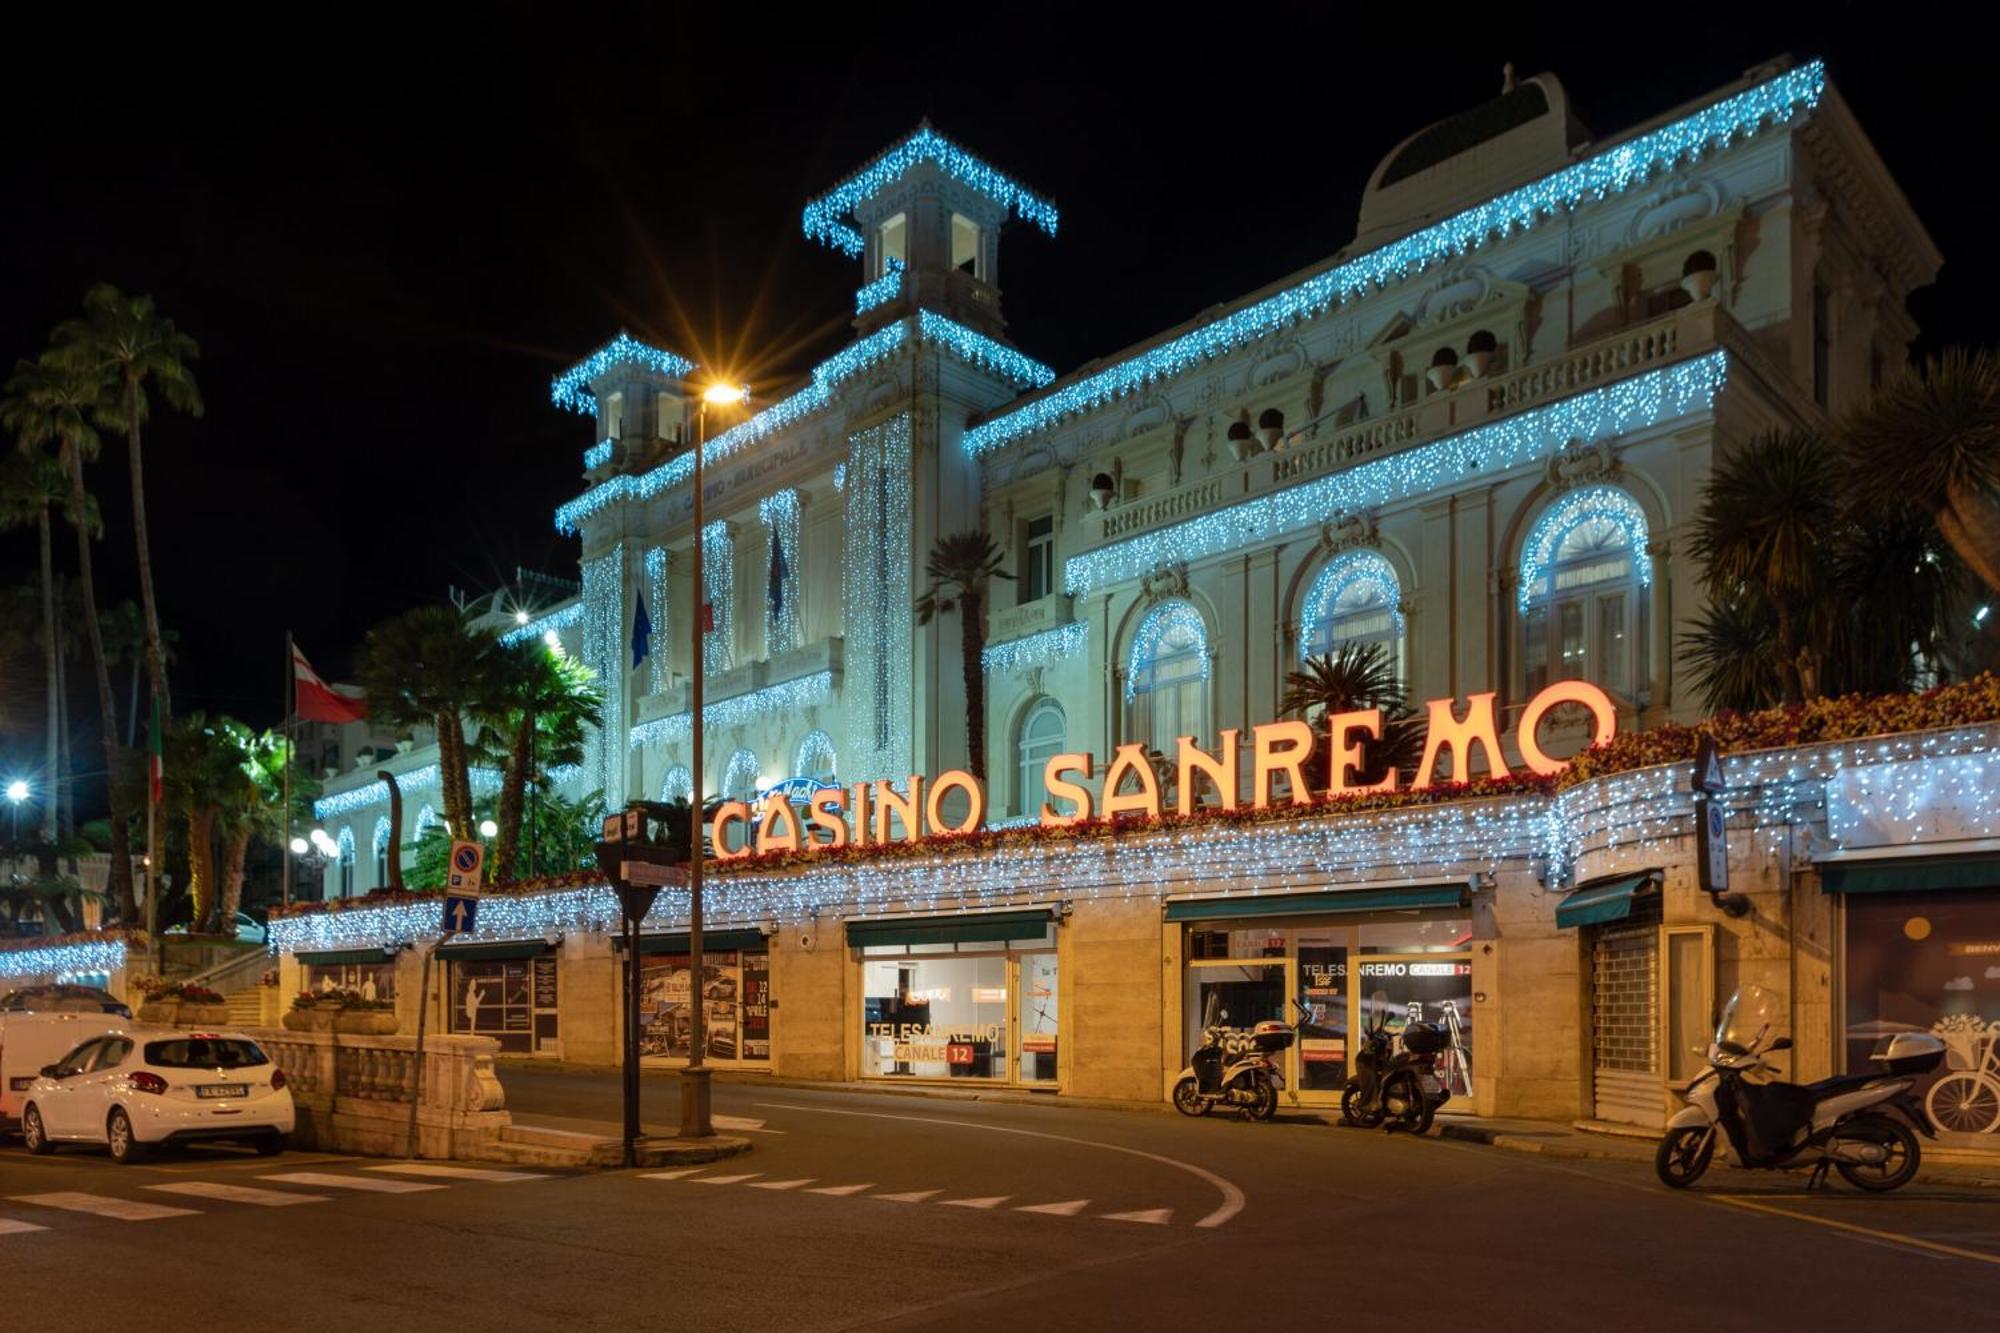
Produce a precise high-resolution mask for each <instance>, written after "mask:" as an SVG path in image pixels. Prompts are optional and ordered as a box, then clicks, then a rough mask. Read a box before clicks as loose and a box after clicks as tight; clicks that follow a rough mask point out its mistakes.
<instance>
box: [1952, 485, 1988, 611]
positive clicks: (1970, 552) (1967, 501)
mask: <svg viewBox="0 0 2000 1333" xmlns="http://www.w3.org/2000/svg"><path fill="white" fill-rule="evenodd" d="M1937 525H1938V531H1939V533H1941V534H1942V535H1943V537H1944V539H1945V541H1947V542H1948V543H1950V544H1951V548H1952V550H1954V551H1956V552H1958V558H1959V559H1961V560H1963V561H1965V564H1966V567H1967V568H1968V569H1970V570H1971V571H1972V572H1973V573H1975V574H1977V575H1978V576H1979V577H1980V579H1981V580H1982V581H1983V582H1984V583H1985V584H1986V586H1987V588H1988V589H1990V590H1992V591H1993V592H2000V497H1996V496H1993V495H1989V494H1985V493H1983V492H1980V491H1978V490H1975V489H1974V488H1973V487H1971V486H1967V485H1964V484H1959V485H1955V486H1953V487H1952V488H1951V489H1950V491H1948V492H1947V493H1946V495H1945V505H1944V508H1943V509H1941V510H1939V511H1938V516H1937Z"/></svg>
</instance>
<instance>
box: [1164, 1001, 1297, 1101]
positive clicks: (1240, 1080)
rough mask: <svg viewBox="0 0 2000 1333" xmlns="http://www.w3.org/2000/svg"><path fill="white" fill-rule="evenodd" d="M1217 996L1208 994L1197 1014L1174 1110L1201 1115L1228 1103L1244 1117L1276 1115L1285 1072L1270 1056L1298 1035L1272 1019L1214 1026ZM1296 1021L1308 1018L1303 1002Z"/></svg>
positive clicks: (1219, 1016)
mask: <svg viewBox="0 0 2000 1333" xmlns="http://www.w3.org/2000/svg"><path fill="white" fill-rule="evenodd" d="M1219 998H1220V997H1219V996H1216V995H1214V994H1211V995H1210V996H1209V997H1208V1007H1207V1010H1206V1012H1204V1013H1203V1014H1202V1031H1201V1048H1200V1049H1199V1050H1197V1051H1196V1052H1195V1053H1194V1056H1193V1058H1192V1059H1190V1060H1189V1061H1188V1063H1187V1067H1186V1068H1185V1069H1183V1070H1181V1076H1180V1078H1178V1079H1177V1080H1175V1082H1174V1109H1175V1110H1176V1111H1179V1112H1180V1113H1181V1114H1182V1115H1186V1116H1203V1115H1207V1114H1208V1113H1209V1112H1210V1111H1212V1110H1214V1109H1215V1108H1216V1107H1218V1106H1233V1107H1235V1108H1236V1109H1237V1111H1238V1112H1239V1113H1240V1114H1241V1115H1242V1116H1243V1117H1244V1118H1245V1119H1246V1120H1269V1119H1270V1118H1271V1117H1272V1116H1274V1115H1276V1114H1277V1113H1278V1092H1279V1090H1280V1089H1281V1088H1283V1087H1284V1086H1285V1073H1284V1071H1283V1070H1282V1069H1280V1068H1279V1067H1278V1062H1277V1061H1276V1060H1275V1059H1274V1058H1273V1057H1275V1056H1277V1055H1278V1054H1279V1053H1280V1052H1283V1051H1285V1050H1288V1049H1290V1047H1291V1045H1292V1043H1293V1042H1294V1041H1296V1040H1297V1039H1298V1030H1297V1026H1296V1025H1294V1024H1290V1023H1281V1022H1278V1021H1276V1020H1271V1021H1268V1022H1263V1023H1259V1024H1257V1025H1256V1026H1255V1027H1253V1028H1251V1029H1250V1030H1248V1031H1247V1032H1246V1031H1244V1030H1243V1029H1242V1028H1228V1027H1222V1026H1219V1022H1220V1021H1221V1020H1226V1019H1227V1018H1228V1017H1229V1015H1228V1013H1227V1012H1219V1011H1218V1009H1217V1001H1218V999H1219ZM1292 1004H1293V1006H1294V1007H1295V1008H1297V1009H1298V1010H1299V1022H1300V1023H1303V1022H1305V1021H1306V1019H1307V1018H1308V1017H1309V1015H1308V1014H1307V1012H1306V1010H1305V1008H1304V1006H1302V1005H1299V1003H1298V1001H1296V1000H1294V1001H1292Z"/></svg>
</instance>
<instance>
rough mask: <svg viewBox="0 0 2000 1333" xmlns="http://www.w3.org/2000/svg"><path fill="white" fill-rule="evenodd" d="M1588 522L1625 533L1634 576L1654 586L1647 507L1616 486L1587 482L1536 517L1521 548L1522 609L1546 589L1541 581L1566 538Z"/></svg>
mask: <svg viewBox="0 0 2000 1333" xmlns="http://www.w3.org/2000/svg"><path fill="white" fill-rule="evenodd" d="M1586 523H1609V524H1611V525H1612V526H1613V527H1616V528H1617V529H1618V530H1619V531H1620V532H1621V533H1623V534H1624V537H1625V545H1626V547H1627V548H1629V550H1630V551H1631V555H1632V573H1633V575H1634V577H1635V578H1637V579H1638V581H1639V586H1640V587H1642V588H1647V587H1651V586H1652V583H1653V562H1652V561H1651V560H1648V559H1647V558H1646V511H1645V510H1643V509H1641V508H1639V504H1638V502H1637V501H1636V500H1634V499H1633V498H1632V497H1631V496H1629V495H1627V494H1626V493H1625V492H1623V491H1621V490H1619V489H1618V488H1617V487H1616V486H1585V487H1583V488H1582V489H1580V490H1574V491H1571V492H1570V493H1569V494H1567V495H1565V496H1563V497H1562V498H1561V499H1559V500H1557V501H1556V502H1555V503H1554V504H1552V505H1550V506H1549V508H1548V509H1547V511H1546V512H1544V513H1543V514H1542V516H1541V517H1540V518H1538V519H1536V520H1535V526H1534V529H1533V531H1531V532H1530V533H1529V534H1528V540H1527V542H1526V544H1525V545H1524V546H1523V547H1522V548H1521V586H1520V588H1519V590H1518V598H1519V603H1520V607H1521V610H1523V611H1526V610H1527V609H1528V607H1529V605H1530V604H1531V603H1532V602H1533V601H1534V599H1535V598H1537V597H1539V596H1541V595H1542V593H1543V592H1545V591H1546V589H1544V588H1543V587H1542V586H1541V585H1542V582H1543V580H1545V579H1546V578H1547V577H1548V572H1549V569H1550V568H1551V567H1552V566H1553V565H1554V564H1555V563H1556V554H1557V552H1558V551H1559V550H1561V548H1562V544H1563V539H1564V538H1565V537H1568V536H1569V535H1570V534H1571V533H1572V532H1575V531H1576V530H1577V529H1578V528H1580V527H1582V526H1583V525H1584V524H1586Z"/></svg>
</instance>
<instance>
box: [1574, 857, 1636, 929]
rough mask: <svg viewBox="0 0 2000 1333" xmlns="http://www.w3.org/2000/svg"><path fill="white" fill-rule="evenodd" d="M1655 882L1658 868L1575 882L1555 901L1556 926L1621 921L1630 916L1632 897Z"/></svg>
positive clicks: (1599, 924)
mask: <svg viewBox="0 0 2000 1333" xmlns="http://www.w3.org/2000/svg"><path fill="white" fill-rule="evenodd" d="M1659 883H1660V872H1659V871H1657V870H1642V871H1640V872H1639V873H1638V874H1636V875H1606V876H1605V877H1604V878H1602V879H1593V880H1588V881H1586V882H1584V883H1582V884H1579V885H1577V886H1576V889H1575V891H1574V892H1572V893H1571V894H1570V895H1569V896H1568V897H1566V898H1564V899H1563V900H1562V901H1561V902H1559V903H1557V904H1556V929H1558V930H1568V929H1570V928H1571V927H1572V926H1601V925H1603V924H1604V923H1606V922H1607V921H1623V920H1625V918H1627V917H1629V916H1631V915H1632V900H1633V899H1635V898H1637V897H1638V896H1639V895H1640V894H1642V893H1646V892H1649V891H1651V890H1653V889H1655V888H1657V887H1659Z"/></svg>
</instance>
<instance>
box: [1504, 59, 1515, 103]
mask: <svg viewBox="0 0 2000 1333" xmlns="http://www.w3.org/2000/svg"><path fill="white" fill-rule="evenodd" d="M1514 87H1515V84H1514V62H1513V61H1511V60H1509V61H1507V62H1506V63H1505V64H1503V65H1501V66H1500V95H1501V96H1502V97H1505V96H1506V95H1507V94H1508V93H1511V92H1513V91H1514Z"/></svg>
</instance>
